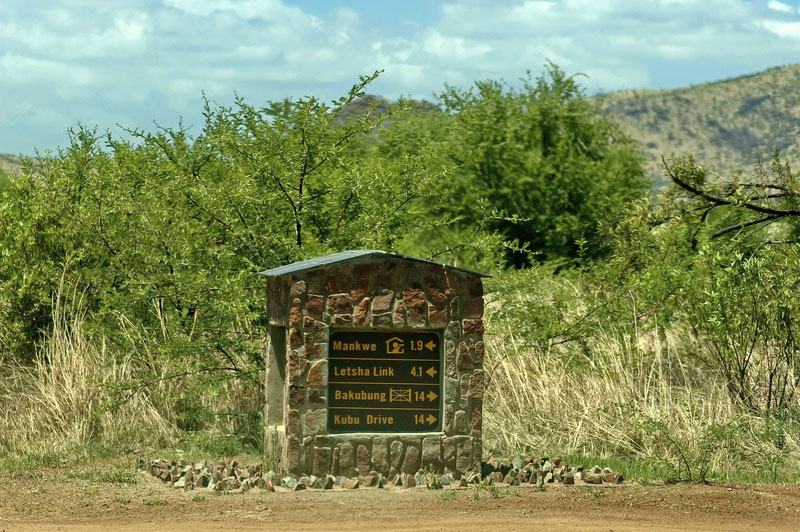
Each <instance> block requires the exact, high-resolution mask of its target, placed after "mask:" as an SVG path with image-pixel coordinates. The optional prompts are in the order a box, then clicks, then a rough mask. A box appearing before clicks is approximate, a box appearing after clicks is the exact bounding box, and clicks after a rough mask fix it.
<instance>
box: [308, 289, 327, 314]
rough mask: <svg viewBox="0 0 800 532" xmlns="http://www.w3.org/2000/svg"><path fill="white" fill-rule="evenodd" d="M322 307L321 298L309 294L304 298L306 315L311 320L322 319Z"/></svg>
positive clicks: (323, 302)
mask: <svg viewBox="0 0 800 532" xmlns="http://www.w3.org/2000/svg"><path fill="white" fill-rule="evenodd" d="M324 305H325V299H323V297H322V296H318V295H316V294H309V296H308V297H307V298H306V314H308V315H309V316H311V317H312V318H317V319H319V318H321V317H322V311H323V308H324Z"/></svg>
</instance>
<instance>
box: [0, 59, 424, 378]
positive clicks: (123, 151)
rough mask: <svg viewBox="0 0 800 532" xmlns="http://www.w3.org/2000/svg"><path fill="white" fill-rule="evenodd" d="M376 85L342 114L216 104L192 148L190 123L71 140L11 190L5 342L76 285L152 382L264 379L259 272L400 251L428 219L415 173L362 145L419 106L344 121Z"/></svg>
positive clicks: (305, 105) (3, 224) (21, 340)
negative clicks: (62, 287) (419, 204)
mask: <svg viewBox="0 0 800 532" xmlns="http://www.w3.org/2000/svg"><path fill="white" fill-rule="evenodd" d="M377 75H378V73H375V74H374V75H372V76H366V77H362V78H361V79H360V80H359V83H357V84H356V85H355V86H354V87H353V88H352V89H351V90H350V91H349V92H348V94H347V95H346V96H344V97H343V98H341V99H339V100H337V101H335V102H333V104H332V105H327V104H324V103H322V102H320V101H319V100H317V99H316V98H312V97H309V98H303V99H299V100H296V101H294V100H285V101H281V102H269V103H268V104H267V105H266V106H264V107H261V108H257V107H254V106H251V105H249V104H247V103H245V102H244V101H243V100H242V99H238V98H237V100H236V102H235V105H234V106H233V107H224V106H219V105H216V104H213V103H212V102H206V106H205V124H204V126H203V129H202V131H201V132H200V134H198V135H197V136H196V137H193V136H191V135H190V133H189V130H188V129H186V128H184V127H183V126H182V125H180V126H179V127H178V128H176V129H171V128H160V129H159V130H157V131H155V132H152V133H148V132H143V131H135V130H134V131H128V133H129V134H130V137H131V139H129V140H122V139H117V138H114V137H113V136H112V135H111V134H110V133H106V134H99V133H98V132H97V131H96V130H94V129H91V128H86V127H78V128H76V129H75V130H73V131H71V133H70V138H69V145H68V147H67V148H66V149H64V150H62V151H61V152H59V153H58V154H57V155H56V156H54V157H43V158H41V159H40V160H39V161H38V165H39V166H40V167H41V170H40V171H39V172H33V171H29V172H27V173H25V174H24V175H22V176H19V177H16V178H12V183H11V185H10V188H11V189H12V190H10V191H8V192H6V193H4V196H3V198H4V200H3V201H2V202H0V235H2V236H0V253H2V259H3V260H2V264H0V286H2V288H0V312H2V321H3V323H4V325H5V327H4V329H3V331H2V336H3V341H4V342H5V344H6V345H8V346H10V347H12V348H14V349H15V350H16V351H15V352H16V353H18V354H19V353H22V352H23V351H27V352H30V350H29V349H28V350H26V349H25V347H26V346H31V345H33V344H34V343H35V342H36V340H37V338H38V333H39V331H41V330H42V329H44V328H46V327H47V325H48V323H49V315H50V312H51V309H52V303H53V299H52V298H53V294H54V293H56V291H57V287H58V284H59V282H60V280H61V279H64V280H65V282H66V283H67V284H68V285H71V286H74V287H76V290H77V293H78V294H83V298H84V301H85V304H86V305H87V307H88V311H89V313H90V316H91V319H90V320H89V321H90V323H91V326H92V327H95V329H96V330H97V331H98V332H100V333H102V334H103V335H106V336H108V337H109V338H111V339H112V340H113V341H115V342H116V343H118V344H119V345H120V346H122V347H123V349H125V350H132V351H133V352H135V353H138V354H139V355H140V358H141V359H142V367H143V368H146V369H147V370H148V371H150V370H153V369H154V368H156V367H158V366H161V367H163V364H169V367H171V368H174V371H173V372H172V374H174V375H176V376H178V375H184V374H187V373H206V374H210V375H214V376H215V377H216V376H218V375H220V374H221V373H223V374H224V373H226V372H229V373H231V374H233V375H235V376H237V377H247V378H253V379H256V378H257V376H258V370H259V366H258V365H254V364H250V363H248V360H249V361H250V362H257V361H258V360H259V359H260V356H261V355H260V348H259V346H258V345H257V340H258V330H257V329H255V330H254V329H252V328H250V327H248V326H247V324H252V325H258V324H259V323H260V320H261V319H262V313H261V309H262V307H263V291H262V290H261V286H260V283H259V282H258V281H257V278H255V277H254V276H253V272H255V271H258V270H260V269H264V268H269V267H273V266H277V265H280V264H285V263H288V262H291V261H294V260H299V259H302V258H306V257H308V256H313V255H318V254H324V253H329V252H333V251H338V250H341V249H345V248H352V247H380V248H383V249H389V250H391V249H393V246H394V242H395V241H396V239H397V238H398V235H399V234H400V233H402V231H400V230H399V228H400V227H405V226H406V225H409V226H413V225H414V224H416V223H420V221H419V220H420V218H419V217H417V216H414V209H415V208H416V203H415V201H414V200H415V198H416V196H417V190H418V188H419V186H420V185H421V184H422V182H423V177H422V171H421V168H420V167H419V165H418V164H416V163H415V162H414V161H413V160H409V162H408V164H403V165H399V164H392V165H390V166H387V165H383V164H382V163H381V162H380V161H375V160H368V159H365V158H364V157H362V154H363V152H364V149H365V148H364V142H365V133H367V132H368V131H370V130H372V129H373V128H375V127H377V126H378V125H379V124H380V123H381V122H382V121H383V120H385V119H386V118H387V117H388V116H391V115H392V114H394V113H397V112H400V111H402V110H404V109H405V108H406V107H407V106H406V105H405V104H404V103H402V102H401V103H400V104H399V105H397V106H394V107H392V108H391V109H390V110H389V112H388V113H385V114H384V115H382V116H375V115H374V114H373V108H372V107H370V108H367V109H365V110H364V112H363V114H362V115H361V116H359V117H358V118H355V119H351V120H349V121H348V122H347V123H345V124H337V123H336V118H337V116H338V115H339V114H340V113H341V112H342V109H343V108H345V107H346V106H347V105H348V104H350V103H351V102H353V101H354V100H356V99H358V98H359V97H361V96H362V95H363V93H364V89H365V87H366V86H367V85H368V84H369V83H370V82H371V81H372V80H374V79H375V77H376V76H377ZM121 323H122V324H126V325H125V327H120V324H121ZM132 329H135V330H136V331H138V332H136V333H135V334H133V333H132V332H131V331H132ZM145 344H146V347H147V348H146V349H145V348H144V347H142V346H143V345H145ZM143 353H147V355H146V356H145V355H144V354H143ZM139 355H137V356H139ZM148 357H149V358H148ZM152 357H155V358H156V359H157V360H155V359H153V358H152ZM145 358H147V360H145ZM162 363H163V364H162Z"/></svg>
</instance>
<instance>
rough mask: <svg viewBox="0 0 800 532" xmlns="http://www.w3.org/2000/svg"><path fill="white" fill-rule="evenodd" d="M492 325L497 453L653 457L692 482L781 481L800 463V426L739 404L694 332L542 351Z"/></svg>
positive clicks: (489, 435)
mask: <svg viewBox="0 0 800 532" xmlns="http://www.w3.org/2000/svg"><path fill="white" fill-rule="evenodd" d="M490 323H491V329H494V330H490V332H491V333H492V334H490V335H488V349H487V363H486V367H487V372H488V378H489V384H488V386H489V388H488V390H487V395H486V396H487V402H486V404H485V411H484V416H483V419H484V447H485V448H486V449H488V450H490V451H494V452H498V453H501V454H503V453H506V454H508V453H512V452H520V451H525V452H531V451H532V452H540V453H548V452H555V453H558V454H559V455H561V456H563V455H572V456H576V455H587V456H595V457H596V456H610V457H624V458H631V459H635V460H648V461H652V462H658V463H660V464H665V465H668V466H669V467H670V469H671V471H672V474H673V476H674V477H675V478H683V479H689V478H691V479H693V480H697V479H703V480H704V479H706V478H710V477H711V476H713V474H714V471H717V472H719V471H725V472H728V473H730V472H735V473H736V475H738V478H744V477H742V475H744V474H747V473H754V474H755V477H757V478H761V479H762V480H764V479H766V480H770V479H772V480H774V479H775V478H778V477H779V476H780V475H779V470H781V469H783V470H785V469H786V468H787V467H788V464H790V463H797V460H798V459H800V448H799V447H798V441H797V439H798V438H797V431H796V430H795V429H796V427H793V426H792V425H790V424H780V423H778V424H776V423H774V422H771V421H770V420H765V419H764V418H761V417H757V416H752V415H749V414H748V413H747V412H746V411H745V409H743V408H741V407H740V406H739V405H737V404H735V403H734V402H733V401H732V400H731V399H730V394H728V392H727V390H726V387H725V383H724V382H723V381H722V380H721V379H719V378H717V377H716V376H715V375H709V374H707V373H705V372H703V371H702V370H700V369H699V368H698V367H697V366H696V364H694V363H693V361H692V360H691V358H690V357H689V355H688V354H686V353H687V351H686V348H687V345H686V344H687V342H688V340H687V338H690V337H691V335H690V333H689V332H688V331H663V330H662V331H653V332H650V333H643V332H636V333H634V334H632V335H625V334H623V333H616V332H615V333H608V332H605V331H597V333H596V334H595V335H594V336H593V337H592V338H591V339H589V340H588V341H586V342H585V343H583V344H581V345H580V346H579V345H571V344H561V345H555V346H551V347H549V348H545V349H542V348H537V347H530V346H524V344H523V339H522V338H519V337H518V336H517V335H515V333H514V331H513V330H511V329H510V328H506V329H503V327H504V322H503V321H502V320H497V321H494V322H490ZM506 326H507V324H506ZM726 474H727V473H726ZM736 475H734V476H736Z"/></svg>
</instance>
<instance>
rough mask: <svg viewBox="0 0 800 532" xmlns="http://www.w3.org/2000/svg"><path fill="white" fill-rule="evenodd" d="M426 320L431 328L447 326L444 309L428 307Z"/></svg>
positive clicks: (445, 310)
mask: <svg viewBox="0 0 800 532" xmlns="http://www.w3.org/2000/svg"><path fill="white" fill-rule="evenodd" d="M428 320H429V321H430V325H431V327H444V326H445V325H447V309H446V308H444V307H435V306H433V305H431V306H429V307H428Z"/></svg>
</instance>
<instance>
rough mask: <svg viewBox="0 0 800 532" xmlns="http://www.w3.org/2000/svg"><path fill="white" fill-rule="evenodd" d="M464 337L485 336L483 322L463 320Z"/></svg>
mask: <svg viewBox="0 0 800 532" xmlns="http://www.w3.org/2000/svg"><path fill="white" fill-rule="evenodd" d="M462 324H463V326H464V336H473V335H476V336H483V320H480V319H478V320H463V321H462Z"/></svg>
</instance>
